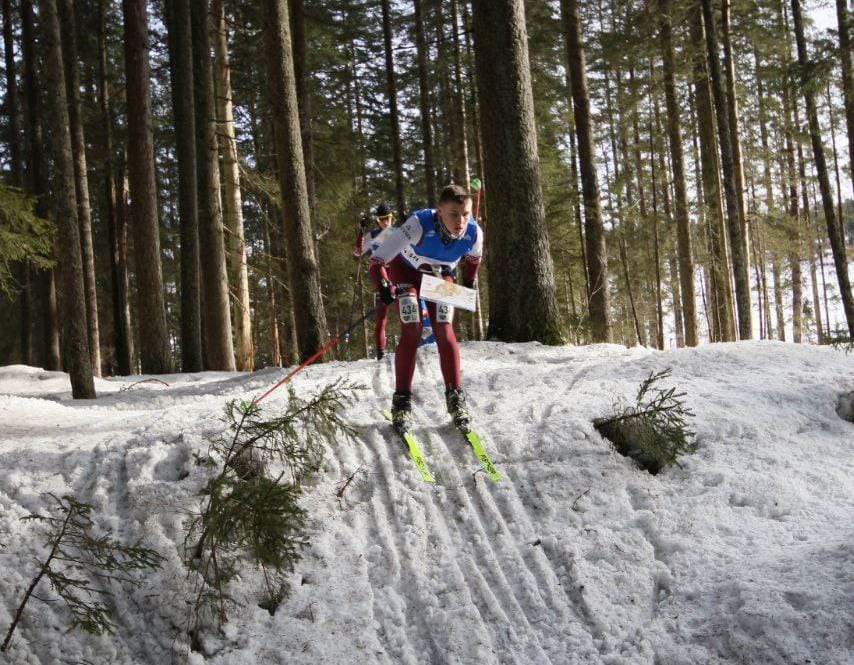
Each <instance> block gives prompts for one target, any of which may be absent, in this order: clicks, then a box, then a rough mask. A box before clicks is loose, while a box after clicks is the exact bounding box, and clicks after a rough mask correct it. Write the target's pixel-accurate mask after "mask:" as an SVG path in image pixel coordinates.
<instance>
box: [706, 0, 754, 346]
mask: <svg viewBox="0 0 854 665" xmlns="http://www.w3.org/2000/svg"><path fill="white" fill-rule="evenodd" d="M702 5H703V19H704V26H705V29H706V50H707V52H708V63H709V72H710V75H711V76H710V79H711V83H712V96H713V98H714V100H715V110H716V113H715V117H716V118H717V122H718V140H719V142H720V152H721V165H722V166H723V173H724V178H723V184H724V193H725V196H724V198H725V200H726V208H727V228H728V230H729V240H730V258H731V260H732V272H733V277H734V280H735V300H736V308H737V310H738V336H739V339H750V338H751V337H752V336H753V325H752V321H751V312H750V282H749V281H748V276H747V270H746V268H745V266H746V265H747V259H746V257H745V256H744V248H745V243H744V234H743V233H742V228H741V217H740V215H739V206H738V191H737V187H738V182H737V177H736V174H735V168H736V165H735V162H734V160H733V148H732V133H731V129H730V122H729V115H728V106H729V105H728V104H727V100H726V95H725V91H724V77H723V75H722V73H721V63H720V58H719V55H718V54H719V52H720V49H719V47H718V37H717V27H716V25H715V17H714V12H713V10H712V0H702Z"/></svg>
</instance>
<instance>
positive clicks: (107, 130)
mask: <svg viewBox="0 0 854 665" xmlns="http://www.w3.org/2000/svg"><path fill="white" fill-rule="evenodd" d="M110 1H111V0H98V104H99V107H100V113H101V123H102V125H103V131H104V133H103V137H104V144H103V146H102V149H103V165H102V174H101V177H102V178H103V180H104V201H103V206H104V209H103V212H102V222H103V223H104V224H106V226H107V236H108V242H109V246H110V285H111V287H112V288H111V291H112V307H113V316H112V320H113V335H114V336H115V355H116V358H115V368H116V370H117V371H118V373H119V374H122V375H124V376H127V375H129V374H131V373H132V372H133V332H132V330H131V324H130V303H129V302H128V271H127V224H125V223H124V213H125V208H124V201H122V202H121V203H122V212H121V215H118V214H117V194H116V173H115V171H116V169H115V164H114V160H115V153H114V148H113V106H112V101H111V98H110V86H109V82H108V80H107V31H106V25H105V23H106V18H105V16H104V14H105V12H106V5H107V3H108V2H110ZM122 173H124V164H122ZM122 178H124V176H122ZM119 220H122V222H121V226H120V223H119Z"/></svg>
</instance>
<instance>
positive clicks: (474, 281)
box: [463, 277, 477, 289]
mask: <svg viewBox="0 0 854 665" xmlns="http://www.w3.org/2000/svg"><path fill="white" fill-rule="evenodd" d="M475 284H477V277H475V278H474V279H466V278H465V277H464V278H463V286H464V287H466V288H467V289H473V288H474V286H475Z"/></svg>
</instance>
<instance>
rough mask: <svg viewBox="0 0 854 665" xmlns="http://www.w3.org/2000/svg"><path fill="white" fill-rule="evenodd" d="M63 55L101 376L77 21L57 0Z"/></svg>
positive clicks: (92, 350)
mask: <svg viewBox="0 0 854 665" xmlns="http://www.w3.org/2000/svg"><path fill="white" fill-rule="evenodd" d="M57 4H58V7H57V8H58V10H59V19H60V25H61V30H62V53H63V58H64V60H65V87H66V93H67V97H68V120H69V122H70V123H71V124H70V130H71V147H72V150H73V162H74V186H75V190H76V193H77V223H78V227H79V229H80V249H81V251H82V253H83V285H84V288H85V295H86V324H87V335H88V341H89V355H90V356H91V360H92V374H94V375H95V376H101V336H100V332H99V325H98V291H97V286H96V285H97V280H96V278H95V250H94V246H93V244H92V208H91V205H90V202H89V176H88V173H87V170H86V139H85V138H84V136H83V121H82V118H81V112H80V70H79V67H78V62H77V20H76V17H75V14H74V5H73V3H72V0H59V2H58V3H57Z"/></svg>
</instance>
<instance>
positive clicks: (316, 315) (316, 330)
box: [263, 0, 390, 360]
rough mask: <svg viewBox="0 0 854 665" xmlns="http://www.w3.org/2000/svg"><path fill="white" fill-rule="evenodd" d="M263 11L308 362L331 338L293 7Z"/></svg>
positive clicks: (280, 1) (270, 1)
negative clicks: (308, 176)
mask: <svg viewBox="0 0 854 665" xmlns="http://www.w3.org/2000/svg"><path fill="white" fill-rule="evenodd" d="M263 8H264V33H265V39H266V53H267V78H268V80H269V81H270V85H271V92H272V98H271V100H270V102H271V104H270V105H271V107H272V111H273V122H274V127H275V132H274V133H275V137H276V147H277V153H278V164H279V182H280V186H281V196H282V209H283V210H284V217H285V224H284V235H285V240H286V242H287V254H288V256H287V264H288V274H289V278H290V279H289V282H290V289H291V300H292V303H293V314H294V320H295V325H296V339H297V344H298V348H299V355H300V358H301V359H303V360H305V359H306V358H308V357H309V356H311V355H312V354H314V353H315V352H316V351H318V350H319V349H320V348H321V347H322V346H323V344H324V342H325V340H326V338H327V336H328V334H327V327H326V314H325V312H324V307H323V299H322V297H321V290H320V268H319V266H318V263H317V259H316V258H315V254H314V243H313V239H312V236H311V216H310V212H309V207H308V190H307V187H306V181H305V167H304V165H303V152H302V140H301V136H300V127H299V113H298V108H297V96H296V83H295V80H294V67H293V53H292V50H291V33H290V22H289V17H288V6H287V3H286V2H285V0H264V2H263ZM389 39H390V36H389Z"/></svg>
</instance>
